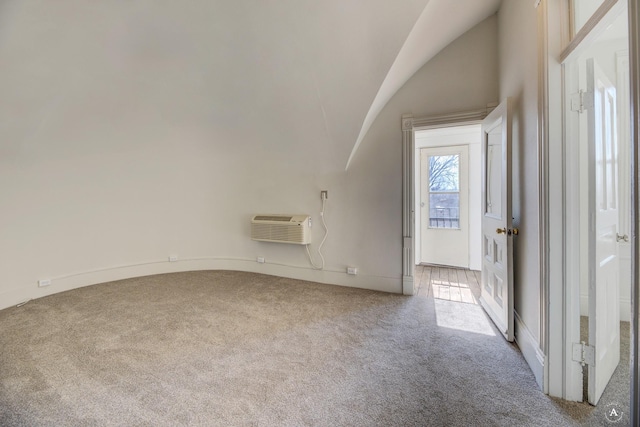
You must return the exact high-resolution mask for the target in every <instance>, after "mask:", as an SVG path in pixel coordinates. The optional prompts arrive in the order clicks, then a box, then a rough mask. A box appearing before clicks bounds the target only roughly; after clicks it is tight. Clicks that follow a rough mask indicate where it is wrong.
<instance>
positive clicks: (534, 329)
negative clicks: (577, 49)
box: [498, 1, 543, 384]
mask: <svg viewBox="0 0 640 427" xmlns="http://www.w3.org/2000/svg"><path fill="white" fill-rule="evenodd" d="M536 16H537V15H536V9H535V8H534V7H533V3H532V2H528V1H504V2H502V6H501V7H500V11H499V12H498V22H499V34H500V43H499V52H500V99H501V100H503V99H505V98H507V97H511V98H512V99H513V101H514V102H513V107H514V108H513V122H512V123H513V134H512V137H513V153H512V154H513V155H512V159H513V172H512V173H513V183H512V184H513V216H514V226H515V227H518V228H519V229H520V234H519V235H518V237H517V238H515V239H514V294H515V301H514V305H515V311H516V341H518V344H519V345H520V347H521V348H522V349H523V353H524V355H525V358H526V359H527V362H528V363H529V365H530V366H531V367H532V370H533V372H534V374H535V376H536V379H537V381H538V384H542V375H543V366H542V363H543V360H541V354H540V352H539V347H540V316H541V311H540V288H541V277H540V247H539V219H540V218H539V211H538V209H539V206H540V200H539V195H538V190H539V188H538V187H539V185H538V62H537V55H538V52H537V27H536V26H537V18H536ZM528 348H531V350H532V351H531V352H529V351H528V350H527V349H528Z"/></svg>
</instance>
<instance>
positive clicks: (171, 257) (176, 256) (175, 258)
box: [169, 255, 178, 262]
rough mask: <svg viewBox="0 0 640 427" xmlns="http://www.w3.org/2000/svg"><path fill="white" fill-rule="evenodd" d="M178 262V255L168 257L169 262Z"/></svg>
mask: <svg viewBox="0 0 640 427" xmlns="http://www.w3.org/2000/svg"><path fill="white" fill-rule="evenodd" d="M176 261H178V255H169V262H176Z"/></svg>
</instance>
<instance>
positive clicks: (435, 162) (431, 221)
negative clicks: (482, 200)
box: [420, 146, 469, 268]
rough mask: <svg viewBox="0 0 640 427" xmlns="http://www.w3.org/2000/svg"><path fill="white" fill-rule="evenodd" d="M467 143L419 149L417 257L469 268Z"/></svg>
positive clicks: (432, 261) (435, 262) (429, 261)
mask: <svg viewBox="0 0 640 427" xmlns="http://www.w3.org/2000/svg"><path fill="white" fill-rule="evenodd" d="M468 151H469V150H468V148H467V147H466V146H455V147H439V148H423V149H421V150H420V214H421V221H420V224H421V236H420V242H421V248H420V260H421V262H422V263H426V264H440V265H450V266H454V267H462V268H469V189H468V188H469V184H468V183H469V178H468V176H469V172H468V171H469V168H468V160H467V158H468Z"/></svg>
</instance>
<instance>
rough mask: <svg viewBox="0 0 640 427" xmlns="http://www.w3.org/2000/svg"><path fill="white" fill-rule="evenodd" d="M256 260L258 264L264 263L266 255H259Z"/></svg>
mask: <svg viewBox="0 0 640 427" xmlns="http://www.w3.org/2000/svg"><path fill="white" fill-rule="evenodd" d="M256 261H257V262H258V264H264V257H261V256H259V257H258V258H256Z"/></svg>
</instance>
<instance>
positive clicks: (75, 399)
mask: <svg viewBox="0 0 640 427" xmlns="http://www.w3.org/2000/svg"><path fill="white" fill-rule="evenodd" d="M443 292H444V291H443ZM439 295H440V294H439ZM443 295H444V294H443ZM449 295H451V294H449ZM0 331H1V333H0V425H1V426H7V427H11V426H112V425H113V426H187V425H190V426H572V425H579V423H578V422H577V421H576V420H578V421H581V420H580V419H579V418H576V415H575V413H573V412H571V411H567V410H566V408H564V407H563V406H561V405H560V404H558V402H556V401H555V400H553V399H550V398H548V397H547V396H545V395H544V394H542V393H541V392H540V391H539V390H538V387H537V385H536V383H535V380H534V377H533V375H532V373H531V371H530V370H529V368H528V366H527V364H526V362H525V361H524V359H523V357H522V355H521V353H520V352H519V350H518V348H517V347H516V346H515V345H511V344H508V343H507V342H506V341H505V340H504V339H503V337H502V336H500V335H499V334H498V333H496V331H495V329H494V328H493V326H492V324H491V323H490V322H489V321H488V320H487V318H486V316H485V314H484V312H483V311H482V310H481V309H480V307H479V306H478V305H477V304H474V303H473V302H472V301H467V302H462V301H454V300H451V299H445V298H439V297H434V295H429V293H428V292H427V293H426V295H425V292H422V295H421V296H418V297H403V296H399V295H392V294H385V293H379V292H373V291H366V290H360V289H350V288H343V287H337V286H328V285H322V284H316V283H310V282H303V281H297V280H291V279H283V278H278V277H272V276H264V275H259V274H250V273H241V272H230V271H204V272H190V273H177V274H166V275H159V276H149V277H143V278H137V279H129V280H123V281H118V282H112V283H106V284H101V285H96V286H90V287H86V288H81V289H76V290H73V291H69V292H64V293H60V294H56V295H52V296H50V297H46V298H41V299H38V300H34V301H31V302H29V303H27V304H26V305H24V306H21V307H13V308H9V309H6V310H2V311H0Z"/></svg>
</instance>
